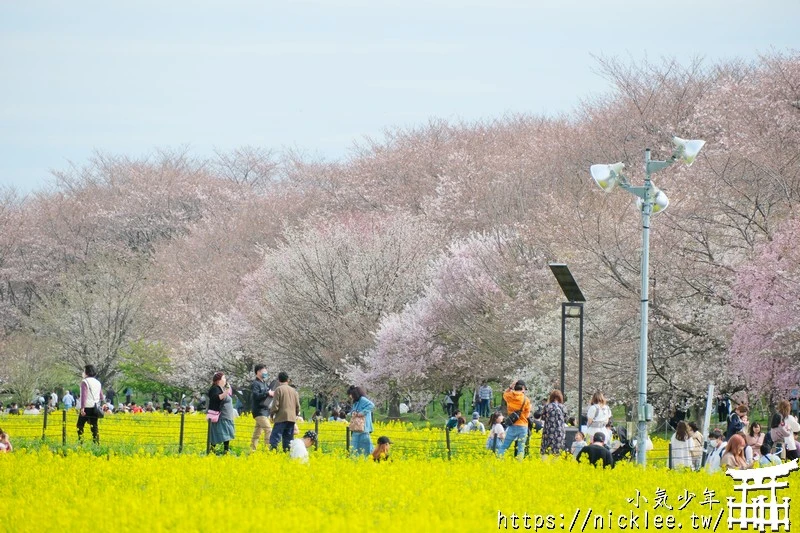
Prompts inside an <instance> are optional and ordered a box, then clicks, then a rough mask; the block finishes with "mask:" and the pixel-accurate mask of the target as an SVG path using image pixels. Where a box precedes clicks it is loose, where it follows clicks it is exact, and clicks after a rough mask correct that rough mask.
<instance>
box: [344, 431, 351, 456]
mask: <svg viewBox="0 0 800 533" xmlns="http://www.w3.org/2000/svg"><path fill="white" fill-rule="evenodd" d="M344 449H345V451H346V452H348V453H349V452H350V426H347V427H346V428H345V442H344Z"/></svg>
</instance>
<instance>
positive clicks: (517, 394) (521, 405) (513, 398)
mask: <svg viewBox="0 0 800 533" xmlns="http://www.w3.org/2000/svg"><path fill="white" fill-rule="evenodd" d="M525 390H526V387H525V382H524V381H522V380H521V379H518V380H517V381H515V382H513V383H512V384H511V385H509V387H508V388H507V389H506V390H505V392H504V393H503V400H504V401H505V402H506V410H507V412H508V415H507V416H506V418H508V419H510V420H513V419H514V418H516V420H514V421H513V423H512V424H510V425H509V426H508V428H507V429H506V438H505V439H503V444H501V445H500V449H498V450H497V455H498V456H500V457H503V455H504V454H505V453H506V450H507V449H508V448H509V447H510V446H511V443H513V442H515V441H516V443H517V459H523V458H524V457H525V441H526V440H527V437H528V417H529V416H530V415H531V401H530V400H529V399H528V397H527V396H525Z"/></svg>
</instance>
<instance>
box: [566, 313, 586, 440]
mask: <svg viewBox="0 0 800 533" xmlns="http://www.w3.org/2000/svg"><path fill="white" fill-rule="evenodd" d="M579 309H580V311H581V315H580V330H581V331H580V345H579V348H578V429H580V428H581V423H582V421H583V304H580V306H579ZM561 392H562V393H563V392H564V391H561Z"/></svg>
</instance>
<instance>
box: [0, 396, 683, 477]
mask: <svg viewBox="0 0 800 533" xmlns="http://www.w3.org/2000/svg"><path fill="white" fill-rule="evenodd" d="M77 422H78V412H77V410H74V409H72V410H68V411H64V410H61V411H55V412H51V413H47V414H46V415H44V414H40V415H5V414H4V415H0V428H2V429H3V430H4V431H5V432H6V433H8V434H9V435H10V437H11V441H12V444H14V446H15V447H16V448H24V447H34V446H40V445H46V446H61V447H69V446H77V445H79V440H78V433H77V428H76V425H77ZM209 424H210V423H209V422H208V421H207V420H206V418H205V414H204V413H202V412H198V413H191V414H189V413H179V414H165V413H142V414H114V415H106V416H105V417H104V418H101V419H100V420H98V428H99V438H100V446H101V447H103V448H107V449H109V450H115V451H120V452H126V451H127V452H132V453H135V452H139V451H142V452H149V453H153V452H162V453H176V454H181V453H194V454H202V453H206V452H207V450H208V435H209ZM234 424H235V427H236V438H235V439H234V440H233V441H232V442H231V445H232V447H238V448H243V449H249V448H250V439H251V436H252V434H253V430H254V428H255V420H254V419H253V417H252V416H250V415H249V414H243V415H241V416H239V417H237V418H236V419H235V420H234ZM374 426H375V428H374V431H373V433H372V442H373V445H374V444H375V441H376V440H377V438H378V437H380V436H386V437H389V439H390V440H391V441H392V452H391V453H392V456H393V457H404V456H406V457H411V456H413V457H428V458H440V459H452V458H454V457H459V456H475V455H487V454H492V453H494V451H496V450H497V448H499V446H500V442H499V441H496V442H491V441H487V438H488V437H487V435H488V432H487V433H485V434H482V433H481V432H479V431H471V432H469V433H459V432H456V431H455V430H453V431H450V430H448V429H445V428H444V427H422V428H420V427H414V426H413V425H411V424H408V423H396V422H386V423H383V422H376V423H375V424H374ZM298 428H299V431H300V433H299V434H300V435H302V434H303V433H304V432H305V431H307V430H309V429H314V430H315V431H316V432H317V439H318V440H317V445H316V448H317V449H318V450H321V451H322V452H323V453H340V454H347V453H349V452H350V447H351V446H350V443H351V432H350V429H349V426H348V424H347V423H345V422H328V421H305V422H301V423H299V424H298ZM83 438H84V441H85V442H87V443H90V442H91V439H92V437H91V432H90V428H89V425H88V424H87V427H86V428H84V436H83ZM493 440H496V439H493ZM657 442H658V444H657V445H656V446H655V447H654V449H653V450H651V451H649V452H648V454H647V458H648V464H651V465H654V466H668V465H669V464H670V462H671V460H670V451H671V450H670V447H669V444H668V442H663V443H662V442H661V441H660V440H658V441H657ZM540 445H541V434H540V433H538V432H533V433H532V434H529V436H528V442H527V450H526V455H532V456H538V455H539V448H540ZM259 448H260V449H263V448H264V437H263V435H262V437H261V439H260V442H259ZM512 452H515V450H513V449H510V450H509V452H508V453H512Z"/></svg>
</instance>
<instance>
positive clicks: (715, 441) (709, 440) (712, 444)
mask: <svg viewBox="0 0 800 533" xmlns="http://www.w3.org/2000/svg"><path fill="white" fill-rule="evenodd" d="M708 442H709V444H711V446H713V447H714V448H716V447H717V439H708Z"/></svg>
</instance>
